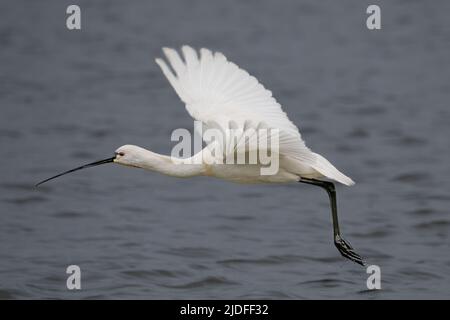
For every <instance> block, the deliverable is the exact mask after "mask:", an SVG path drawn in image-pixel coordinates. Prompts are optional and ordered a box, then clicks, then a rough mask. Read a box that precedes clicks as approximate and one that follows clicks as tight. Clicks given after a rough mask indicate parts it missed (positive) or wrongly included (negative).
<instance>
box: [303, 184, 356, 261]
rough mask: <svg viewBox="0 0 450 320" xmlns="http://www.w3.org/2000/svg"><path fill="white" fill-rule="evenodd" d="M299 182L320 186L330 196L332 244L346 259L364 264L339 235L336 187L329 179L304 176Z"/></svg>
mask: <svg viewBox="0 0 450 320" xmlns="http://www.w3.org/2000/svg"><path fill="white" fill-rule="evenodd" d="M300 182H302V183H307V184H312V185H315V186H318V187H321V188H324V189H325V190H326V191H327V193H328V196H329V198H330V204H331V217H332V220H333V234H334V244H335V246H336V248H337V249H338V250H339V252H340V253H341V254H342V256H344V257H345V258H347V259H350V260H352V261H354V262H356V263H358V264H360V265H362V266H364V265H365V264H364V261H363V259H362V258H361V256H360V255H359V254H357V253H356V252H355V250H353V248H352V246H351V245H350V244H349V243H348V242H347V241H345V240H344V239H343V238H342V237H341V232H340V230H339V221H338V214H337V204H336V189H335V188H334V184H333V183H332V182H329V181H322V180H316V179H306V178H300Z"/></svg>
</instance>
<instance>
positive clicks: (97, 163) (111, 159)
mask: <svg viewBox="0 0 450 320" xmlns="http://www.w3.org/2000/svg"><path fill="white" fill-rule="evenodd" d="M115 158H116V157H115V156H114V157H112V158H108V159H104V160H100V161H95V162H92V163H88V164H85V165H84V166H81V167H78V168H75V169H72V170H69V171H66V172H63V173H60V174H57V175H56V176H53V177H51V178H48V179H45V180H42V181H41V182H39V183H37V184H36V187H37V186H39V185H41V184H43V183H45V182H47V181H50V180H53V179H55V178H58V177H61V176H63V175H65V174H68V173H71V172H74V171H78V170H81V169H87V168H91V167H96V166H99V165H101V164H105V163H110V162H114V159H115Z"/></svg>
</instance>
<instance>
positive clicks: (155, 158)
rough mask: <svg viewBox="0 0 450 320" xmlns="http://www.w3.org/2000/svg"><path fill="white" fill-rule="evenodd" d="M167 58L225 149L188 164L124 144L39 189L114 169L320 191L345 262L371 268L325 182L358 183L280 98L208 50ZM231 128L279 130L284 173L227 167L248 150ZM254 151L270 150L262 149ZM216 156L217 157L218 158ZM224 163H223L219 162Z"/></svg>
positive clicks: (189, 104) (182, 93) (185, 97)
mask: <svg viewBox="0 0 450 320" xmlns="http://www.w3.org/2000/svg"><path fill="white" fill-rule="evenodd" d="M163 52H164V54H165V57H166V59H167V62H168V63H167V62H166V61H165V60H163V59H160V58H158V59H156V63H157V64H158V65H159V67H160V68H161V70H162V72H163V73H164V75H165V76H166V78H167V79H168V81H169V82H170V84H171V85H172V87H173V88H174V90H175V91H176V93H177V94H178V96H179V97H180V99H181V100H182V101H183V102H184V103H185V104H186V109H187V111H188V112H189V114H190V115H191V116H192V117H193V118H194V119H195V120H197V121H201V123H202V124H204V125H205V127H207V128H212V129H217V130H219V131H220V132H223V133H224V139H225V140H224V141H222V142H220V143H219V142H218V141H213V142H210V141H206V140H205V142H206V143H207V142H210V143H209V144H208V143H207V145H206V146H205V147H204V148H203V149H202V150H201V151H200V152H198V153H196V154H194V155H193V156H192V157H189V158H183V159H181V158H177V159H175V158H174V157H171V156H166V155H161V154H157V153H154V152H152V151H149V150H146V149H144V148H141V147H138V146H134V145H124V146H122V147H120V148H118V149H117V150H116V151H115V153H114V156H113V157H110V158H107V159H104V160H100V161H96V162H93V163H89V164H86V165H84V166H81V167H78V168H75V169H72V170H69V171H66V172H63V173H60V174H58V175H56V176H53V177H51V178H48V179H45V180H43V181H41V182H39V183H38V184H37V185H36V186H38V185H41V184H43V183H44V182H47V181H49V180H52V179H54V178H57V177H60V176H62V175H65V174H67V173H70V172H74V171H78V170H81V169H85V168H89V167H94V166H98V165H102V164H106V163H116V164H121V165H124V166H129V167H136V168H142V169H147V170H151V171H157V172H160V173H163V174H166V175H170V176H175V177H192V176H198V175H203V176H212V177H217V178H221V179H225V180H231V181H233V182H240V183H294V182H300V183H305V184H309V185H314V186H318V187H320V188H323V189H325V190H326V192H327V193H328V196H329V200H330V206H331V217H332V222H333V236H334V244H335V246H336V247H337V249H338V250H339V252H340V253H341V254H342V256H344V257H346V258H348V259H350V260H351V261H354V262H356V263H358V264H360V265H365V264H364V261H363V259H362V258H361V256H360V255H359V254H357V253H356V252H355V250H354V249H353V248H352V246H351V245H350V244H349V243H348V242H347V241H345V240H344V239H343V238H342V237H341V232H340V229H339V222H338V213H337V204H336V189H335V186H334V184H333V182H331V181H328V180H323V178H327V179H329V180H334V181H337V182H340V183H342V184H344V185H347V186H350V185H353V184H354V182H353V180H352V179H350V178H349V177H347V176H346V175H344V174H343V173H342V172H340V171H339V170H338V169H336V167H334V166H333V165H332V164H331V163H330V162H329V161H328V160H327V159H325V158H324V157H323V156H321V155H319V154H317V153H314V152H313V151H311V150H310V149H309V148H308V147H307V146H306V145H305V142H304V141H303V139H302V137H301V135H300V132H299V130H298V128H297V127H296V126H295V125H294V124H293V123H292V122H291V121H290V120H289V119H288V117H287V115H286V113H285V112H283V110H282V109H281V106H280V104H279V103H278V102H277V101H276V100H275V98H274V97H273V96H272V92H271V91H269V90H267V89H266V88H265V87H264V86H263V85H262V84H260V83H259V82H258V80H257V79H256V78H255V77H253V76H251V75H250V74H249V73H248V72H246V71H245V70H243V69H241V68H239V67H238V66H237V65H236V64H234V63H233V62H231V61H228V60H227V58H226V57H225V56H224V55H223V54H222V53H220V52H211V51H210V50H208V49H201V50H200V51H199V52H197V51H196V50H194V49H193V48H191V47H189V46H183V47H182V48H181V52H182V55H181V56H180V54H179V53H178V52H177V51H176V50H174V49H171V48H163ZM229 129H240V131H239V132H241V133H242V134H245V133H246V132H250V130H252V134H253V135H255V132H257V133H256V135H258V132H260V129H277V138H278V141H277V148H276V149H275V148H273V150H271V151H272V152H274V153H276V156H277V157H278V168H277V169H278V170H276V172H275V173H273V174H262V173H261V172H262V171H261V170H260V169H261V168H262V167H263V164H262V163H261V162H259V161H256V163H252V164H245V163H244V164H235V163H232V164H229V163H228V162H224V161H223V159H224V158H226V159H230V158H233V159H234V158H235V156H236V153H238V152H239V150H241V149H238V148H237V145H238V144H242V143H241V142H239V141H240V140H239V139H234V138H232V137H231V135H230V134H229V131H228V130H229ZM250 136H251V135H250ZM256 140H257V139H256ZM246 141H247V140H246ZM253 141H255V140H253ZM230 146H231V147H230ZM253 147H254V148H255V149H258V148H263V147H261V146H260V145H257V146H256V145H253ZM270 148H271V147H270V146H268V147H266V149H270ZM213 149H214V150H216V151H214V152H212V150H213ZM217 150H219V151H217ZM244 150H245V149H244ZM247 151H248V149H247ZM216 158H217V159H219V158H220V160H221V161H214V159H216ZM211 160H213V161H211Z"/></svg>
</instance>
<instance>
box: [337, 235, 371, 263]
mask: <svg viewBox="0 0 450 320" xmlns="http://www.w3.org/2000/svg"><path fill="white" fill-rule="evenodd" d="M334 245H335V246H336V248H337V249H338V250H339V252H340V253H341V254H342V256H344V257H345V258H347V259H350V260H352V261H353V262H356V263H358V264H360V265H362V266H365V265H366V264H365V263H364V261H363V259H362V258H361V256H360V255H359V254H357V253H356V252H355V250H353V248H352V246H351V245H350V244H349V243H348V242H347V241H345V240H344V239H342V238H341V236H339V235H337V236H335V237H334Z"/></svg>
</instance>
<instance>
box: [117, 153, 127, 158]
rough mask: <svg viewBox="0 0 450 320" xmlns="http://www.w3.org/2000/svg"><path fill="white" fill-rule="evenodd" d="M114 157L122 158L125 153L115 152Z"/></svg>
mask: <svg viewBox="0 0 450 320" xmlns="http://www.w3.org/2000/svg"><path fill="white" fill-rule="evenodd" d="M116 155H117V156H121V157H123V156H124V155H125V153H124V152H116Z"/></svg>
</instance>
